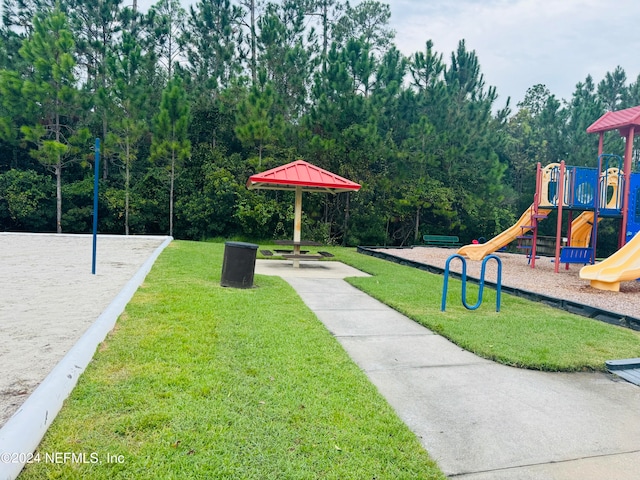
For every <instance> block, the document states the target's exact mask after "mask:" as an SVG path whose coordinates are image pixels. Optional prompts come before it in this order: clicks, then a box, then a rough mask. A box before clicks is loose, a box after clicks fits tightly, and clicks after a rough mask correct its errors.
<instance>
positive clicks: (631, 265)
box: [580, 233, 640, 292]
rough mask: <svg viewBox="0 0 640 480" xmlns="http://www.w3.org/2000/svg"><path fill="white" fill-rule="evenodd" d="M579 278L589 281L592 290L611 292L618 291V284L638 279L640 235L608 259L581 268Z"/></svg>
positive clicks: (639, 275)
mask: <svg viewBox="0 0 640 480" xmlns="http://www.w3.org/2000/svg"><path fill="white" fill-rule="evenodd" d="M580 278H582V279H584V280H591V286H592V287H593V288H598V289H600V290H609V291H611V292H619V291H620V282H628V281H631V280H635V279H637V278H640V233H637V234H636V235H635V236H634V237H633V238H632V239H631V241H629V243H627V244H626V245H625V246H624V247H622V248H621V249H620V250H618V251H617V252H616V253H614V254H613V255H611V256H610V257H609V258H607V259H605V260H603V261H602V262H600V263H596V264H595V265H587V266H586V267H582V268H581V269H580Z"/></svg>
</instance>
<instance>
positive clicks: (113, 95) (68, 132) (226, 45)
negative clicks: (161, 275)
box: [0, 0, 640, 244]
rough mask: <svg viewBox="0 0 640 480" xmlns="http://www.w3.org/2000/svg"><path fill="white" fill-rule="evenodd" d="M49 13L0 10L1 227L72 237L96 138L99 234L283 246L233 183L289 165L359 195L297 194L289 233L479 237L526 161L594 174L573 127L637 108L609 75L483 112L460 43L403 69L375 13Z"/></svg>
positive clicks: (503, 213)
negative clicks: (339, 180) (350, 184)
mask: <svg viewBox="0 0 640 480" xmlns="http://www.w3.org/2000/svg"><path fill="white" fill-rule="evenodd" d="M58 5H59V6H58V7H56V2H54V1H53V0H4V1H3V7H4V8H3V26H2V29H1V30H0V94H1V95H0V98H1V100H0V229H2V230H32V231H66V232H82V231H86V230H87V229H88V226H89V225H90V224H91V218H90V217H91V205H92V203H91V200H92V199H91V188H90V182H89V181H88V179H89V178H90V177H92V176H93V171H92V159H93V154H92V152H91V148H92V147H91V146H92V141H91V138H92V137H98V138H101V139H103V152H102V153H103V159H104V161H103V162H102V165H103V168H102V171H101V172H100V174H101V179H102V183H101V193H100V211H99V216H100V224H99V228H100V231H102V232H113V233H163V234H164V233H169V232H172V233H173V234H174V235H175V236H176V237H178V238H188V239H202V238H209V237H212V236H234V235H235V236H237V235H242V236H246V237H254V238H278V237H282V236H289V235H290V231H291V229H292V216H293V211H292V210H293V209H292V198H290V196H289V195H288V194H283V193H282V192H260V191H258V192H255V191H251V192H249V191H247V189H246V188H245V182H246V180H247V178H248V177H249V176H250V175H251V174H253V173H255V172H258V171H263V170H266V169H269V168H273V167H275V166H278V165H281V164H284V163H287V162H289V161H292V160H295V159H297V158H304V159H305V160H307V161H309V162H311V163H314V164H316V165H318V166H320V167H322V168H326V169H328V170H331V171H333V172H335V173H337V174H339V175H342V176H345V177H347V178H350V179H352V180H354V181H356V182H359V183H361V184H362V186H363V188H362V189H361V190H360V191H359V192H358V193H356V194H353V193H352V194H339V195H336V196H331V195H329V194H327V195H322V194H319V195H308V196H305V200H304V202H305V205H304V211H305V214H306V218H305V221H304V227H305V228H306V229H307V231H306V232H303V234H304V235H305V236H306V237H307V238H311V239H316V240H322V241H325V242H332V243H337V244H407V243H412V242H413V241H415V239H416V238H419V237H420V236H421V235H422V234H426V233H450V234H455V235H458V236H460V237H461V239H462V240H463V241H467V240H470V239H472V238H477V237H479V236H484V237H489V236H492V235H494V234H495V233H498V232H500V231H502V230H503V229H504V228H505V227H506V226H508V225H510V224H511V222H512V221H513V220H514V218H516V216H517V215H519V214H520V213H521V211H522V210H523V209H524V208H525V207H526V206H528V205H529V204H530V203H531V200H532V193H533V189H534V176H535V164H536V163H537V162H541V163H542V164H547V163H551V162H555V161H559V160H562V159H564V160H566V161H567V163H568V164H571V165H590V166H595V163H596V153H597V141H598V139H597V137H596V136H593V135H592V136H588V135H587V134H586V133H585V129H586V127H587V126H588V125H589V124H590V123H592V122H593V121H595V120H596V119H597V118H598V117H599V116H600V115H601V114H602V113H604V112H605V111H607V110H612V109H620V108H624V107H628V106H633V105H637V104H640V82H639V81H638V80H636V81H635V82H628V81H627V77H626V74H625V72H624V70H623V69H622V68H621V67H618V68H617V69H616V70H615V71H614V72H610V73H607V74H606V76H605V78H604V79H602V80H601V81H600V82H599V83H597V82H595V81H594V79H593V78H591V77H590V76H589V77H587V78H586V79H585V80H584V81H582V82H579V83H578V84H577V85H576V90H575V93H574V94H573V96H572V98H571V99H569V100H563V99H558V98H556V97H555V95H553V94H552V93H551V92H550V91H549V90H548V89H547V88H546V87H545V86H544V85H534V86H532V87H531V88H530V89H529V90H528V91H527V92H526V95H525V98H524V100H523V101H522V102H521V103H519V104H518V105H517V109H513V107H512V106H510V105H509V101H508V100H507V101H506V102H502V104H501V105H499V104H498V92H497V91H496V89H495V88H494V87H491V86H488V85H486V84H485V81H484V77H483V74H482V71H481V66H480V59H479V58H478V57H477V56H476V54H475V51H473V50H472V49H471V48H470V46H469V45H467V44H466V43H465V41H464V40H461V41H460V42H459V45H458V47H457V49H456V50H455V51H454V52H451V54H450V56H449V57H448V59H446V57H444V55H443V54H442V53H438V52H437V50H436V48H435V46H434V44H433V42H431V41H425V48H424V50H423V51H419V52H415V53H414V54H412V55H410V56H408V57H406V56H404V55H403V54H401V53H400V52H399V51H398V49H397V48H396V46H395V45H394V32H393V30H391V29H390V27H389V19H390V9H389V6H388V5H387V4H385V3H382V2H379V1H375V0H365V1H362V2H360V3H358V4H357V5H352V4H350V3H349V2H346V1H341V0H282V1H280V2H269V3H267V2H257V1H255V0H236V1H235V2H234V1H233V0H199V1H197V2H196V3H195V4H194V5H193V6H191V7H190V8H189V10H188V11H186V10H184V9H183V8H182V7H181V6H180V3H179V2H178V0H160V1H159V2H158V3H157V4H156V5H154V6H153V7H152V8H151V9H150V10H149V12H147V13H141V12H139V11H136V10H135V8H136V7H135V5H136V2H133V4H132V5H131V4H130V3H128V2H123V1H122V0H99V1H97V2H81V1H78V0H66V1H64V2H59V4H58ZM36 12H37V13H36ZM426 35H428V33H427V34H426ZM425 40H426V39H425ZM622 148H623V141H622V140H621V139H620V138H619V137H618V136H616V135H611V136H610V137H607V139H606V150H607V151H610V152H612V153H620V152H621V151H622ZM551 223H552V222H549V223H548V224H545V225H544V226H543V228H552V226H550V225H551ZM607 228H608V229H609V230H611V229H613V228H615V226H614V225H611V226H608V227H607V226H604V227H603V230H602V231H601V233H605V234H606V232H607ZM542 233H545V232H544V231H543V232H542ZM614 237H615V236H612V238H614Z"/></svg>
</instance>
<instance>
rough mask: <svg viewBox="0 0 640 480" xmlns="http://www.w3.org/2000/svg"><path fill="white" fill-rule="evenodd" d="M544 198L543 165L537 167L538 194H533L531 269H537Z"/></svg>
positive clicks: (539, 164)
mask: <svg viewBox="0 0 640 480" xmlns="http://www.w3.org/2000/svg"><path fill="white" fill-rule="evenodd" d="M541 197H542V164H541V163H540V162H538V164H537V165H536V193H534V194H533V211H532V212H531V213H532V215H531V224H532V225H533V238H532V240H531V252H530V253H529V263H530V265H531V268H536V255H537V249H538V247H537V246H538V210H539V207H540V198H541Z"/></svg>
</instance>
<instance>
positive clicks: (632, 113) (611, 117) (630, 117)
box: [587, 106, 640, 133]
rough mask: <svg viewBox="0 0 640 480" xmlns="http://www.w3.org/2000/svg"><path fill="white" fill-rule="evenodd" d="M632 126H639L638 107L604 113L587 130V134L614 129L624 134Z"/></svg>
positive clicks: (639, 113) (639, 107)
mask: <svg viewBox="0 0 640 480" xmlns="http://www.w3.org/2000/svg"><path fill="white" fill-rule="evenodd" d="M632 125H633V126H640V106H637V107H632V108H625V109H624V110H618V111H617V112H607V113H605V114H604V115H602V116H601V117H600V118H599V119H598V120H596V121H595V122H593V123H592V124H591V125H590V126H589V128H587V133H598V132H608V131H609V130H615V129H618V130H620V133H624V130H625V129H627V128H629V127H631V126H632Z"/></svg>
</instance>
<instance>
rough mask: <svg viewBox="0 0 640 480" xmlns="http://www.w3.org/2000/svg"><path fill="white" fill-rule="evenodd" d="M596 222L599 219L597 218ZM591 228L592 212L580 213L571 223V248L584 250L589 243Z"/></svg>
mask: <svg viewBox="0 0 640 480" xmlns="http://www.w3.org/2000/svg"><path fill="white" fill-rule="evenodd" d="M598 221H600V219H599V218H598ZM592 228H593V212H582V213H581V214H580V215H579V216H577V217H576V218H574V219H573V222H571V243H570V245H571V246H572V247H582V248H586V247H588V246H589V244H590V243H591V230H592Z"/></svg>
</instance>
